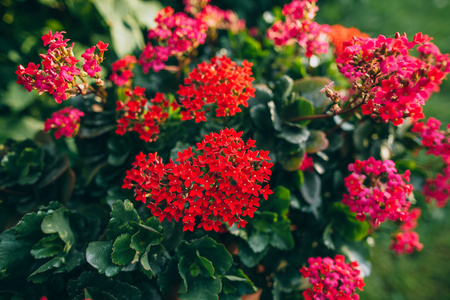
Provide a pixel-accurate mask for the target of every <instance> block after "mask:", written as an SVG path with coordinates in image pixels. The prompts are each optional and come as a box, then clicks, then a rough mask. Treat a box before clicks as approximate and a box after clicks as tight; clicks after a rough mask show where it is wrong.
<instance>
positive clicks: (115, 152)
mask: <svg viewBox="0 0 450 300" xmlns="http://www.w3.org/2000/svg"><path fill="white" fill-rule="evenodd" d="M108 149H109V155H108V163H109V164H110V165H112V166H120V165H122V164H123V163H124V162H125V160H126V159H127V157H128V155H129V154H130V152H131V149H132V147H130V140H129V137H128V135H125V136H119V135H117V134H115V135H113V136H112V138H110V139H109V142H108Z"/></svg>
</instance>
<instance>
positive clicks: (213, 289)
mask: <svg viewBox="0 0 450 300" xmlns="http://www.w3.org/2000/svg"><path fill="white" fill-rule="evenodd" d="M221 289H222V281H221V280H220V279H219V278H207V277H203V276H197V277H195V278H192V277H189V278H188V288H187V291H186V293H184V294H180V295H178V296H179V298H180V299H183V300H214V299H219V293H220V291H221Z"/></svg>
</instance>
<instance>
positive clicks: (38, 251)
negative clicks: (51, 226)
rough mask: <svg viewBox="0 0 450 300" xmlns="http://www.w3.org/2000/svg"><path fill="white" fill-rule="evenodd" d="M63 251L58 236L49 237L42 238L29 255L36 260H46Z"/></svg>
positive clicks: (62, 244) (62, 245)
mask: <svg viewBox="0 0 450 300" xmlns="http://www.w3.org/2000/svg"><path fill="white" fill-rule="evenodd" d="M63 249H64V243H63V242H62V241H61V239H60V238H59V237H58V235H50V236H46V237H44V238H42V239H41V240H40V241H39V242H38V243H37V244H35V245H34V246H33V248H32V249H31V251H30V254H31V255H32V256H33V257H34V258H36V259H40V258H47V257H52V256H55V255H57V254H58V253H60V252H62V251H63Z"/></svg>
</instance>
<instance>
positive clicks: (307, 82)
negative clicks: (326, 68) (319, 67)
mask: <svg viewBox="0 0 450 300" xmlns="http://www.w3.org/2000/svg"><path fill="white" fill-rule="evenodd" d="M330 83H331V80H330V79H329V78H326V77H314V76H313V77H308V78H302V79H299V80H296V81H295V82H294V86H293V89H292V90H293V91H294V92H296V93H298V94H299V95H300V96H302V97H304V98H306V99H308V100H309V101H311V103H312V104H313V106H314V108H315V109H316V110H317V111H320V112H321V111H324V110H325V107H326V106H327V104H328V102H331V101H329V99H328V97H327V96H326V95H325V93H320V90H321V89H323V88H324V87H325V85H327V84H330Z"/></svg>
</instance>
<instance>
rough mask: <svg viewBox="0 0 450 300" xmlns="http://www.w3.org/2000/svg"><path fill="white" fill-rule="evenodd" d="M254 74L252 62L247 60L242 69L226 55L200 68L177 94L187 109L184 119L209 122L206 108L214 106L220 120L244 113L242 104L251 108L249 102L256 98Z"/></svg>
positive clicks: (190, 75)
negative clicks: (253, 85)
mask: <svg viewBox="0 0 450 300" xmlns="http://www.w3.org/2000/svg"><path fill="white" fill-rule="evenodd" d="M251 75H252V64H251V63H249V62H247V61H246V60H244V61H243V62H242V67H241V66H238V65H237V64H236V63H235V62H233V61H231V60H230V59H229V58H228V57H226V56H222V57H217V56H216V57H214V58H212V59H211V63H207V62H202V63H201V64H199V65H197V68H195V69H193V70H192V72H191V73H189V75H188V77H187V78H186V79H184V85H180V87H179V89H178V92H177V93H178V95H180V103H181V106H182V108H183V110H182V111H181V114H182V120H191V119H194V118H195V121H196V122H201V121H206V117H205V112H206V111H205V109H204V106H207V108H206V109H207V110H210V109H211V106H212V105H213V104H215V106H216V109H215V110H216V116H217V117H223V116H234V115H235V114H236V113H238V112H241V109H240V107H239V105H243V106H245V107H247V106H248V104H247V101H248V99H249V98H250V97H254V96H255V94H254V92H255V89H254V88H253V87H252V82H253V80H254V78H253V77H251Z"/></svg>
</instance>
